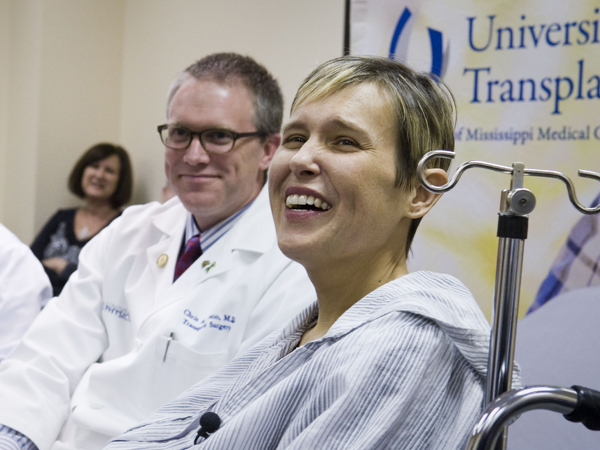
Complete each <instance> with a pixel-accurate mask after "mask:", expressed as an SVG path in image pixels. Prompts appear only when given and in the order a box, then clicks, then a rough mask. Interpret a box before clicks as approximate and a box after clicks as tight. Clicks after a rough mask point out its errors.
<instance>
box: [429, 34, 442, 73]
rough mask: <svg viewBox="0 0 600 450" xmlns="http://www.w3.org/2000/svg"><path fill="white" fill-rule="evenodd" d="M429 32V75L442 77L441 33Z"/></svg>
mask: <svg viewBox="0 0 600 450" xmlns="http://www.w3.org/2000/svg"><path fill="white" fill-rule="evenodd" d="M427 30H428V31H429V41H430V42H431V73H433V74H434V75H437V76H438V77H440V78H441V77H442V67H443V65H444V52H443V47H442V33H441V32H440V31H437V30H434V29H432V28H427Z"/></svg>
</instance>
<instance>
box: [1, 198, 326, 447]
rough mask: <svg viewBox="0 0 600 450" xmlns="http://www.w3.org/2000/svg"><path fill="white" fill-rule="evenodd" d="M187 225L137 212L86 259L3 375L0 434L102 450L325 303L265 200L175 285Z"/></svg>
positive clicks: (161, 212)
mask: <svg viewBox="0 0 600 450" xmlns="http://www.w3.org/2000/svg"><path fill="white" fill-rule="evenodd" d="M186 215H187V213H186V210H185V209H184V207H183V206H182V205H181V203H180V202H179V200H178V199H172V200H170V201H169V202H167V203H166V204H164V205H159V204H156V203H152V204H149V205H144V206H136V207H131V208H128V209H127V210H126V211H125V212H124V213H123V215H122V216H121V217H120V218H118V219H116V220H115V221H114V222H113V223H112V224H111V225H110V226H108V227H107V228H106V229H104V230H103V231H102V232H101V233H100V234H99V235H98V236H97V237H96V238H94V239H93V240H92V241H91V242H90V243H89V244H88V245H86V246H85V247H84V248H83V250H82V252H81V255H80V259H79V268H78V271H77V272H75V273H74V274H73V276H72V277H71V279H70V280H69V282H68V283H67V285H66V287H65V289H64V290H63V292H62V294H61V296H60V297H57V298H56V299H54V300H53V301H52V302H51V303H50V304H49V305H48V307H46V308H45V309H44V311H43V312H42V314H40V316H39V318H38V320H37V321H36V322H35V324H34V326H33V327H32V328H31V329H30V331H29V332H28V333H27V334H26V336H25V337H24V339H23V341H22V343H21V345H19V346H18V347H17V348H16V349H15V351H14V353H13V355H12V357H11V358H9V359H7V360H6V361H5V363H4V365H3V366H2V367H0V424H5V425H7V426H10V427H12V428H14V429H16V430H18V431H20V432H21V433H23V434H24V435H26V436H28V437H29V438H30V439H31V440H33V441H34V442H35V444H36V445H37V446H38V448H39V449H40V450H46V449H49V448H52V449H55V450H58V449H66V448H69V449H72V448H78V449H86V450H90V449H95V448H102V447H103V446H104V444H105V443H106V442H107V441H108V440H109V439H110V438H111V437H114V436H116V435H119V434H121V433H122V432H124V431H125V430H126V429H128V428H130V427H132V426H134V425H136V424H137V423H138V422H139V421H140V420H141V419H143V418H144V417H145V416H146V415H148V414H149V413H151V412H152V411H154V410H155V409H156V408H157V407H159V406H160V405H162V404H164V403H166V402H167V401H169V400H171V399H173V398H175V397H176V396H177V395H178V394H180V393H181V392H183V391H184V390H185V389H187V388H189V387H190V386H192V385H193V384H195V383H196V382H198V381H200V380H202V379H203V378H205V377H206V376H207V375H209V374H211V373H212V372H214V371H215V370H216V369H217V368H219V367H220V366H222V365H224V364H225V363H226V362H228V361H229V360H231V359H232V358H233V357H235V356H236V355H238V354H239V353H241V352H242V351H244V350H245V349H246V348H248V347H250V346H251V345H253V344H254V343H256V342H257V341H258V340H260V339H261V338H262V337H264V336H265V335H266V334H268V333H270V332H271V331H273V330H275V329H278V328H281V327H283V326H285V325H286V323H287V322H288V321H289V320H291V318H292V317H293V316H295V315H296V314H297V313H298V312H299V311H300V310H301V309H303V308H304V307H305V306H306V305H308V304H309V303H311V302H312V301H314V300H315V298H316V295H315V293H314V290H313V288H312V285H311V284H310V281H309V280H308V277H307V275H306V272H305V271H304V268H303V267H302V266H300V265H299V264H297V263H294V262H292V261H290V260H288V259H287V258H286V257H285V256H284V255H283V254H282V253H281V252H280V250H279V248H278V247H277V243H276V236H275V230H274V225H273V222H272V218H271V213H270V209H269V205H268V195H267V192H266V189H263V191H262V192H261V194H260V195H259V197H258V198H257V199H256V200H255V201H254V203H253V204H252V205H251V206H250V208H249V209H248V210H247V211H246V212H245V213H244V214H243V216H242V217H241V218H240V220H239V221H238V222H237V223H236V225H235V226H234V227H233V228H232V229H231V230H230V231H229V232H228V233H227V234H226V235H225V236H223V237H222V238H221V239H219V240H218V241H217V242H216V243H215V244H214V245H213V246H212V247H210V248H209V249H208V251H207V252H206V253H204V254H203V255H202V256H201V257H200V259H199V260H198V261H196V262H195V263H194V264H193V265H192V266H191V267H190V268H189V269H188V270H187V271H186V272H185V273H184V274H183V275H182V276H181V277H180V278H179V279H178V280H177V281H176V282H175V283H173V282H172V280H173V273H174V267H175V260H176V258H177V254H178V252H179V248H180V245H181V242H182V237H183V232H184V227H185V220H186ZM164 255H166V256H167V258H168V260H167V261H166V265H164V266H163V267H161V266H162V265H163V264H162V263H164V261H165V259H166V258H165V256H164ZM171 333H173V339H171V340H169V337H170V336H171ZM65 420H66V423H65ZM63 423H64V426H63ZM61 428H62V431H61ZM59 431H60V436H59V440H58V441H57V442H55V440H56V439H57V435H58V434H59Z"/></svg>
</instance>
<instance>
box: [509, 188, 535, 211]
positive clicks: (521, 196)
mask: <svg viewBox="0 0 600 450" xmlns="http://www.w3.org/2000/svg"><path fill="white" fill-rule="evenodd" d="M507 202H508V211H510V212H513V213H515V214H518V215H520V216H524V215H527V214H529V213H531V212H532V211H533V210H534V209H535V196H534V195H533V193H532V192H531V191H530V190H529V189H525V188H518V189H513V190H512V191H510V192H509V193H508V195H507Z"/></svg>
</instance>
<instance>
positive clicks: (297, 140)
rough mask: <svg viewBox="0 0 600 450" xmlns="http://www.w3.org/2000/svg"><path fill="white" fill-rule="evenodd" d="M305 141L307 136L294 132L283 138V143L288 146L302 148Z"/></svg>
mask: <svg viewBox="0 0 600 450" xmlns="http://www.w3.org/2000/svg"><path fill="white" fill-rule="evenodd" d="M305 142H306V138H305V137H304V136H300V135H297V134H294V135H292V136H288V137H286V138H285V139H284V140H283V145H285V146H286V147H287V148H300V147H301V146H302V144H304V143H305Z"/></svg>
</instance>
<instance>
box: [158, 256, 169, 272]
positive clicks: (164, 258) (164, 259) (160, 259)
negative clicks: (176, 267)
mask: <svg viewBox="0 0 600 450" xmlns="http://www.w3.org/2000/svg"><path fill="white" fill-rule="evenodd" d="M167 261H169V255H166V254H165V253H163V254H162V255H160V256H159V257H158V259H157V260H156V265H157V266H158V267H160V268H161V269H162V268H163V267H165V266H166V265H167Z"/></svg>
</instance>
